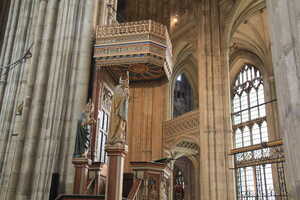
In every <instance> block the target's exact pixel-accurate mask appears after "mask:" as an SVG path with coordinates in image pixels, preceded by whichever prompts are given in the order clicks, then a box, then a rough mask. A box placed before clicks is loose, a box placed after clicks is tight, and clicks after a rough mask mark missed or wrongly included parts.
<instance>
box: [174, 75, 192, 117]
mask: <svg viewBox="0 0 300 200" xmlns="http://www.w3.org/2000/svg"><path fill="white" fill-rule="evenodd" d="M173 92H174V93H173V117H178V116H180V115H182V114H184V113H186V112H190V111H192V110H193V93H192V87H191V85H190V83H189V81H188V79H187V77H186V76H185V74H184V73H182V74H180V75H178V76H177V77H176V82H175V86H174V91H173Z"/></svg>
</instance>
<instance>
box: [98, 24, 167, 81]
mask: <svg viewBox="0 0 300 200" xmlns="http://www.w3.org/2000/svg"><path fill="white" fill-rule="evenodd" d="M94 59H95V63H96V67H105V68H106V69H107V70H108V71H109V72H110V73H111V75H112V77H113V78H115V79H117V78H118V77H119V76H120V73H121V72H122V71H124V70H128V71H129V73H130V80H131V81H140V80H143V81H145V80H158V79H162V78H164V77H166V78H167V79H169V78H170V76H171V74H172V67H173V63H172V44H171V40H170V37H169V34H168V30H167V28H166V26H164V25H162V24H160V23H157V22H154V21H152V20H145V21H138V22H128V23H120V24H113V25H109V26H98V27H97V29H96V43H95V51H94Z"/></svg>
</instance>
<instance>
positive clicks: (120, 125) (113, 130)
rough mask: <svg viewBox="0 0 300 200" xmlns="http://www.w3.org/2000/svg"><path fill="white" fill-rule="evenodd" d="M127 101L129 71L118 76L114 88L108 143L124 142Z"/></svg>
mask: <svg viewBox="0 0 300 200" xmlns="http://www.w3.org/2000/svg"><path fill="white" fill-rule="evenodd" d="M128 101H129V73H128V72H127V73H126V74H124V75H123V76H121V77H120V81H119V85H117V87H116V88H115V90H114V96H113V99H112V107H111V119H110V128H109V130H110V131H109V140H108V143H109V144H110V145H114V144H118V143H119V144H125V142H126V132H127V121H128Z"/></svg>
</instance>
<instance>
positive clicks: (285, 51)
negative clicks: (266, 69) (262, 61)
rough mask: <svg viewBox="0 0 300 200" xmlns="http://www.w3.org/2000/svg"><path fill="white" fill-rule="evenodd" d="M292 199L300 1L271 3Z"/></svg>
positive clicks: (296, 180) (299, 105)
mask: <svg viewBox="0 0 300 200" xmlns="http://www.w3.org/2000/svg"><path fill="white" fill-rule="evenodd" d="M267 10H268V13H269V22H270V23H269V24H270V28H271V31H270V32H271V39H272V57H273V63H274V75H275V83H276V92H277V99H278V110H279V119H280V131H282V132H283V134H282V135H283V140H284V144H285V145H284V146H285V150H286V152H287V173H288V179H287V181H286V182H287V186H288V193H289V199H299V198H300V170H299V166H300V146H299V144H300V134H299V128H300V18H299V16H300V1H299V0H267Z"/></svg>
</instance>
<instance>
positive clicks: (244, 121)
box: [232, 64, 275, 200]
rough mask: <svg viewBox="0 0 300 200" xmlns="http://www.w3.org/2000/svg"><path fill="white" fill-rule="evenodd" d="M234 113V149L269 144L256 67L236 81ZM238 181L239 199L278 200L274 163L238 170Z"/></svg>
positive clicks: (261, 84)
mask: <svg viewBox="0 0 300 200" xmlns="http://www.w3.org/2000/svg"><path fill="white" fill-rule="evenodd" d="M232 110H233V115H232V120H233V131H234V148H242V147H246V146H251V145H255V144H262V143H264V142H268V130H267V120H266V108H265V97H264V81H263V78H262V75H261V72H260V71H259V70H258V69H257V68H256V67H254V66H253V65H250V64H245V65H244V66H243V67H242V69H241V71H240V72H239V74H238V75H237V77H236V79H235V82H234V85H233V91H232ZM250 156H252V154H251V155H250ZM239 159H244V158H239ZM236 179H237V180H236V184H237V199H239V200H244V199H275V196H272V194H273V192H274V185H273V178H272V167H271V164H265V165H256V166H248V167H242V168H237V169H236Z"/></svg>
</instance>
